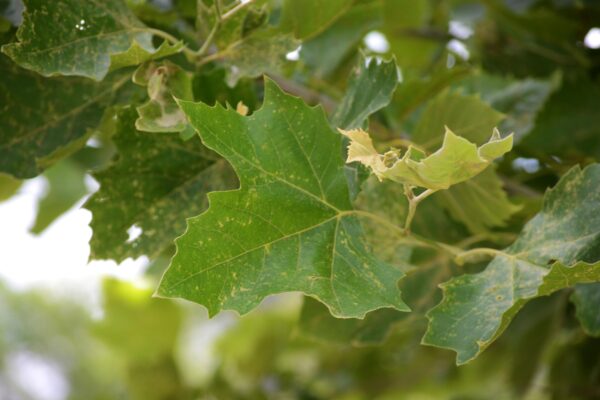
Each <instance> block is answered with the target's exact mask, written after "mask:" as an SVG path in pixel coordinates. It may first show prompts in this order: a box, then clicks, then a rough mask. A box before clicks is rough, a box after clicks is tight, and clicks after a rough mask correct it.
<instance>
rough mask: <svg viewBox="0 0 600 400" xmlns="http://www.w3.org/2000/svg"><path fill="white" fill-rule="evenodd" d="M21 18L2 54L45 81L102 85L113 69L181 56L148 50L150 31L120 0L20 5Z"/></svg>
mask: <svg viewBox="0 0 600 400" xmlns="http://www.w3.org/2000/svg"><path fill="white" fill-rule="evenodd" d="M24 3H25V7H26V12H25V14H24V20H23V24H22V25H21V26H20V28H19V30H18V32H17V39H18V41H17V42H16V43H11V44H8V45H5V46H3V47H2V51H3V52H4V53H5V54H7V55H8V56H9V57H10V58H12V59H13V60H14V61H15V62H16V63H17V64H19V65H20V66H22V67H24V68H27V69H31V70H33V71H36V72H38V73H40V74H42V75H44V76H51V75H57V74H60V75H78V76H85V77H88V78H92V79H95V80H102V79H103V78H104V77H105V76H106V74H107V73H108V71H109V70H110V69H111V61H113V62H115V67H116V66H118V67H121V66H126V65H133V64H134V62H136V61H140V62H141V61H146V60H149V59H152V58H155V57H163V56H166V55H170V54H173V53H175V52H177V51H179V50H181V48H182V46H181V44H175V45H167V44H165V45H162V46H161V47H160V48H159V49H156V48H154V46H153V44H152V36H153V31H152V30H151V29H149V28H147V27H146V26H145V25H144V24H142V23H141V22H140V21H139V20H138V19H137V18H136V17H135V16H134V15H133V13H132V12H131V11H130V10H129V9H128V8H127V6H126V5H125V3H124V2H123V1H122V0H86V1H80V0H61V1H51V2H48V1H45V0H24Z"/></svg>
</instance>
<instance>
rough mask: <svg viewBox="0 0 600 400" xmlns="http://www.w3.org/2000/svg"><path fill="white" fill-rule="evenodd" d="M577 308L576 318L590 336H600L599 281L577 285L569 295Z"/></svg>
mask: <svg viewBox="0 0 600 400" xmlns="http://www.w3.org/2000/svg"><path fill="white" fill-rule="evenodd" d="M571 301H573V303H575V307H576V308H577V319H579V322H580V323H581V327H582V328H583V330H584V331H585V333H587V334H588V335H590V336H595V337H599V336H600V283H588V284H584V285H577V286H576V287H575V292H574V293H573V296H571Z"/></svg>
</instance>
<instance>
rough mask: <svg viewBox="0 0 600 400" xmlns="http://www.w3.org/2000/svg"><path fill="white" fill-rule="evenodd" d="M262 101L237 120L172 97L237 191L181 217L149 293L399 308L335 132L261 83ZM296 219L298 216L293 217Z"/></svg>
mask: <svg viewBox="0 0 600 400" xmlns="http://www.w3.org/2000/svg"><path fill="white" fill-rule="evenodd" d="M265 91H266V93H265V101H264V104H263V107H262V108H261V109H260V110H258V111H256V112H254V113H253V114H252V115H251V116H249V117H245V116H242V115H240V114H239V113H237V112H236V111H235V110H232V109H224V108H223V107H221V106H220V105H216V106H215V107H209V106H207V105H205V104H202V103H197V104H194V103H190V102H183V101H182V102H180V106H181V107H182V109H183V110H184V112H185V113H186V115H187V116H188V119H189V121H190V123H191V124H192V125H193V126H194V127H195V128H196V130H197V131H198V132H199V134H200V136H201V137H202V140H203V142H204V143H205V144H206V145H207V146H208V147H210V148H212V149H213V150H215V151H216V152H218V153H219V154H221V155H222V156H223V157H225V158H226V159H227V160H228V161H229V162H230V163H231V164H232V165H233V167H234V169H235V170H236V173H237V174H238V176H239V178H240V182H241V187H240V189H238V190H234V191H228V192H217V193H211V194H210V195H209V200H210V208H209V209H208V211H207V212H206V213H204V214H202V215H200V216H199V217H196V218H193V219H190V220H189V225H188V230H187V232H186V233H185V235H183V236H182V237H180V238H179V239H178V240H177V241H176V245H177V254H176V256H175V257H174V259H173V261H172V263H171V265H170V267H169V269H168V270H167V272H166V273H165V275H164V277H163V279H162V281H161V283H160V286H159V288H158V294H159V295H161V296H167V297H181V298H185V299H188V300H192V301H195V302H198V303H200V304H203V305H204V306H206V307H207V308H208V311H209V313H210V315H214V314H215V313H217V312H218V311H220V310H223V309H233V310H236V311H238V312H240V313H246V312H248V311H250V310H251V309H252V308H254V307H255V306H256V305H257V304H258V303H260V302H261V301H262V300H263V299H264V298H265V297H266V296H268V295H271V294H274V293H280V292H286V291H302V292H304V293H306V294H307V295H309V296H311V297H314V298H316V299H318V300H320V301H321V302H323V303H324V304H326V305H327V306H328V308H329V309H330V311H331V313H332V314H333V315H335V316H340V317H362V316H364V315H365V314H366V313H367V312H369V311H371V310H375V309H378V308H382V307H392V308H397V309H399V310H403V311H404V310H407V307H406V306H405V305H404V303H403V302H402V300H401V298H400V292H399V290H398V288H397V285H396V284H397V281H398V280H399V279H400V277H402V275H403V273H402V271H400V270H399V269H397V268H395V267H393V266H390V265H388V264H385V263H382V262H380V261H378V260H377V259H375V258H374V257H373V256H372V255H371V254H370V253H369V252H368V251H367V249H366V248H365V245H364V243H363V241H364V238H363V233H362V229H361V227H360V223H359V221H358V219H357V216H356V212H355V211H354V210H353V209H352V205H351V202H350V197H349V190H348V184H347V181H346V177H345V175H344V163H343V159H342V156H341V151H342V149H341V139H342V137H341V136H340V135H338V134H337V133H335V132H334V131H333V130H332V128H330V125H329V123H328V121H327V120H326V118H325V114H324V112H323V110H322V109H321V108H319V107H316V108H309V107H308V106H306V104H304V103H303V102H302V101H301V100H300V99H298V98H295V97H292V96H289V95H286V94H285V93H283V92H282V91H281V90H280V89H279V88H278V87H277V86H276V85H275V83H273V82H272V81H271V80H268V79H267V80H266V82H265ZM299 217H300V218H299Z"/></svg>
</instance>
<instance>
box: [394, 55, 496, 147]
mask: <svg viewBox="0 0 600 400" xmlns="http://www.w3.org/2000/svg"><path fill="white" fill-rule="evenodd" d="M470 72H471V70H470V69H469V68H466V67H459V66H456V67H454V68H451V69H448V68H446V67H444V68H440V69H437V70H436V71H434V72H433V73H432V74H431V75H430V76H428V77H427V78H423V77H421V76H409V77H404V80H403V81H402V84H401V85H399V86H398V89H397V90H396V94H395V95H394V102H393V103H392V107H393V109H394V111H395V112H396V115H397V118H398V119H400V120H404V119H405V118H406V117H407V116H409V115H411V114H412V113H413V111H416V110H417V109H418V108H419V107H420V106H421V105H422V104H423V103H425V102H427V101H429V100H430V99H431V98H434V97H435V96H436V95H437V94H438V93H440V92H442V91H443V90H445V89H446V88H447V87H448V86H450V85H451V84H453V83H455V82H457V81H459V80H460V79H462V78H464V77H465V76H466V75H468V74H469V73H470ZM446 125H448V124H447V123H446ZM494 126H495V124H494ZM422 134H425V135H427V133H426V132H423V133H422Z"/></svg>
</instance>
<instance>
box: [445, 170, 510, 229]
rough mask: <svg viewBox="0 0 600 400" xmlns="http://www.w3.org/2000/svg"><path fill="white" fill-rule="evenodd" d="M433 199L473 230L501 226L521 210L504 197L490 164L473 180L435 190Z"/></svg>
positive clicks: (499, 181) (498, 180) (499, 182)
mask: <svg viewBox="0 0 600 400" xmlns="http://www.w3.org/2000/svg"><path fill="white" fill-rule="evenodd" d="M433 200H434V201H435V202H436V204H437V206H438V207H441V208H443V209H446V210H448V212H449V213H450V215H451V216H452V218H454V219H455V220H456V221H460V222H461V223H463V224H464V225H465V226H466V227H467V228H468V229H469V231H471V232H473V233H484V232H486V231H487V230H489V229H490V228H493V227H499V226H504V225H505V223H506V220H507V219H508V218H509V217H510V216H511V215H513V214H514V213H515V212H517V211H519V210H520V209H521V207H520V206H517V205H514V204H513V203H511V202H510V201H509V200H508V197H507V195H506V192H505V191H504V189H503V188H502V181H501V180H500V178H499V177H498V175H497V174H496V173H495V169H494V167H493V166H491V167H489V168H487V169H486V170H485V171H483V172H482V173H480V174H479V175H477V176H475V177H474V178H473V179H469V180H468V181H465V182H463V183H459V184H458V185H454V186H452V187H450V188H449V189H448V190H444V191H441V192H439V193H436V194H435V195H434V196H433Z"/></svg>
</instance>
